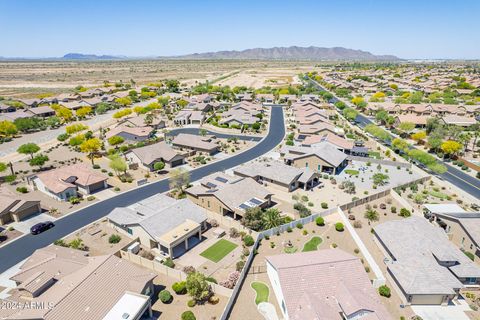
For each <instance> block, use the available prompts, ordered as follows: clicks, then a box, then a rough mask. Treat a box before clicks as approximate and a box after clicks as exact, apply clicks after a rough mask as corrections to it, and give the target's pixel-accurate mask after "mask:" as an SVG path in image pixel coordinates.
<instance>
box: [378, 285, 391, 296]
mask: <svg viewBox="0 0 480 320" xmlns="http://www.w3.org/2000/svg"><path fill="white" fill-rule="evenodd" d="M378 293H379V294H380V295H381V296H382V297H386V298H390V296H391V293H390V288H389V287H387V286H386V285H383V286H380V288H378Z"/></svg>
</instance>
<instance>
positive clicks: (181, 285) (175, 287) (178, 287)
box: [172, 281, 187, 294]
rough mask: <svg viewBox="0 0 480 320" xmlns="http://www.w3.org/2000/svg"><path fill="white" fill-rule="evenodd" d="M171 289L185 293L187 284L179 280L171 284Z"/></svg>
mask: <svg viewBox="0 0 480 320" xmlns="http://www.w3.org/2000/svg"><path fill="white" fill-rule="evenodd" d="M172 289H173V291H174V292H175V293H176V294H185V293H187V286H186V282H185V281H179V282H175V283H174V284H172Z"/></svg>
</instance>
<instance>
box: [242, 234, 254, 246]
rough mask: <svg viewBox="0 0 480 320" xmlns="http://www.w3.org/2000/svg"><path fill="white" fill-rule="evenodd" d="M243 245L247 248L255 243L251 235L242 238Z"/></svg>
mask: <svg viewBox="0 0 480 320" xmlns="http://www.w3.org/2000/svg"><path fill="white" fill-rule="evenodd" d="M243 243H244V244H245V245H246V246H247V247H251V246H253V244H254V243H255V240H253V237H252V236H251V235H246V236H245V237H244V238H243Z"/></svg>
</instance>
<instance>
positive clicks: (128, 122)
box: [120, 114, 165, 130]
mask: <svg viewBox="0 0 480 320" xmlns="http://www.w3.org/2000/svg"><path fill="white" fill-rule="evenodd" d="M120 125H125V126H127V127H145V126H148V127H152V128H153V129H155V130H158V129H163V128H165V120H164V119H162V117H161V116H159V115H154V114H151V117H150V116H149V114H140V115H138V116H134V117H129V118H125V119H123V120H122V121H121V122H120Z"/></svg>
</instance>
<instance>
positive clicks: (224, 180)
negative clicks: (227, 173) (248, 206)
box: [215, 177, 228, 183]
mask: <svg viewBox="0 0 480 320" xmlns="http://www.w3.org/2000/svg"><path fill="white" fill-rule="evenodd" d="M215 180H217V181H220V182H222V183H227V182H228V180H227V179H225V178H222V177H215Z"/></svg>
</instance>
